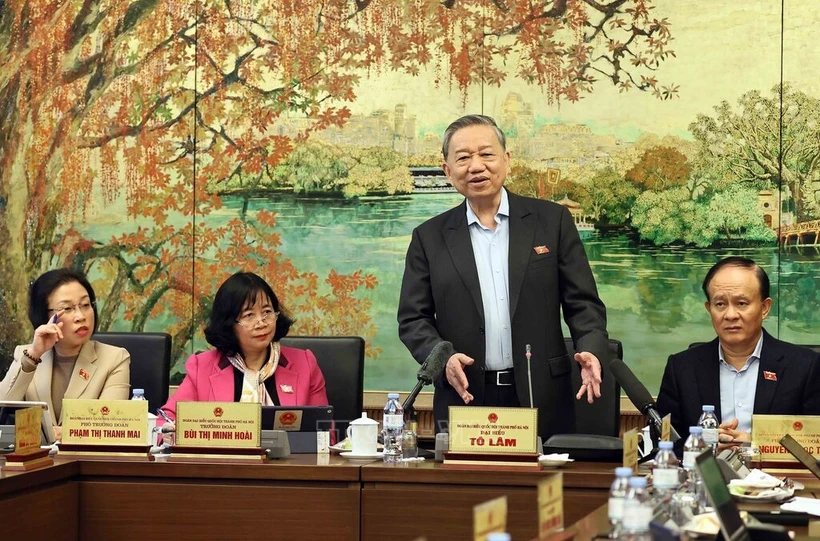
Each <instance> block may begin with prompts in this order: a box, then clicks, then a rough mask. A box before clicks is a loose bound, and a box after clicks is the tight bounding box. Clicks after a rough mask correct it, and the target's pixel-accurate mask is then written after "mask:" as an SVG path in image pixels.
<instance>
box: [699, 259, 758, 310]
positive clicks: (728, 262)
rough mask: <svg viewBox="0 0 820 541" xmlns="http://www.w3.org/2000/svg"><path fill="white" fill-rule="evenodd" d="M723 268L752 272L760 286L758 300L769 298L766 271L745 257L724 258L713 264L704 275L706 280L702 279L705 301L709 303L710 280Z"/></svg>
mask: <svg viewBox="0 0 820 541" xmlns="http://www.w3.org/2000/svg"><path fill="white" fill-rule="evenodd" d="M724 267H740V268H742V269H748V270H751V271H754V273H755V276H756V277H757V281H758V283H759V284H760V299H761V300H766V299H768V298H769V288H770V284H769V275H768V274H766V271H764V270H763V268H762V267H761V266H760V265H758V264H757V263H755V262H754V261H752V260H751V259H748V258H746V257H738V256H732V257H726V258H724V259H721V260H720V261H718V262H717V263H715V264H714V265H713V266H712V268H711V269H709V272H707V273H706V278H704V279H703V292H704V293H705V294H706V300H707V301H710V300H711V299H710V298H709V284H710V283H711V282H712V278H714V277H715V274H717V272H718V271H719V270H720V269H722V268H724Z"/></svg>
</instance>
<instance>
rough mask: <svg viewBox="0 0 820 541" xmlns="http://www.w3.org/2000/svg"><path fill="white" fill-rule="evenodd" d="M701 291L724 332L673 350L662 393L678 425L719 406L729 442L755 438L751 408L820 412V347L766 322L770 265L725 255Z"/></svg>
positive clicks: (664, 409)
mask: <svg viewBox="0 0 820 541" xmlns="http://www.w3.org/2000/svg"><path fill="white" fill-rule="evenodd" d="M703 292H704V293H705V294H706V310H707V311H708V312H709V315H710V316H711V317H712V326H713V327H714V328H715V332H717V335H718V336H717V338H715V339H714V340H712V341H711V342H709V343H708V344H703V345H700V346H696V347H693V348H690V349H687V350H686V351H683V352H681V353H677V354H675V355H672V356H671V357H669V361H668V362H667V364H666V370H665V372H664V374H663V381H662V383H661V390H660V394H659V395H658V410H659V411H660V412H661V415H666V414H668V413H671V414H672V424H673V425H674V426H675V429H676V430H677V431H678V433H680V434H682V435H685V434H688V433H689V427H690V426H695V425H696V424H697V422H698V417H700V414H701V411H702V406H703V405H704V404H710V405H714V406H715V413H716V415H717V417H718V419H722V420H723V423H721V425H720V426H721V428H720V435H719V438H720V440H721V442H725V443H726V444H728V445H731V443H728V442H740V441H750V440H751V436H750V433H751V430H752V414H753V413H758V414H780V415H801V414H802V415H818V414H820V354H818V353H815V352H814V351H812V350H811V349H808V348H804V347H800V346H796V345H793V344H789V343H787V342H782V341H780V340H777V339H776V338H774V337H773V336H772V335H770V334H769V333H767V332H766V330H765V329H764V328H763V320H764V319H766V316H768V315H769V310H770V309H771V306H772V299H771V298H769V277H768V275H767V274H766V271H764V270H763V269H762V268H760V267H759V266H758V265H757V264H755V262H754V261H752V260H751V259H746V258H743V257H727V258H726V259H723V260H721V261H719V262H718V263H716V264H715V265H714V266H713V267H712V268H711V269H710V270H709V272H708V273H706V278H705V279H704V280H703ZM722 446H725V445H722Z"/></svg>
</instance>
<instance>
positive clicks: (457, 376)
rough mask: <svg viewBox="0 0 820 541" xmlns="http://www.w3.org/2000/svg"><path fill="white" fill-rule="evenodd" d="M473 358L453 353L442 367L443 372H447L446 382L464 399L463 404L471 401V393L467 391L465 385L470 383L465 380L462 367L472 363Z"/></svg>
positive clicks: (467, 385)
mask: <svg viewBox="0 0 820 541" xmlns="http://www.w3.org/2000/svg"><path fill="white" fill-rule="evenodd" d="M473 362H474V361H473V359H472V358H470V357H468V356H466V355H464V354H463V353H454V354H453V355H452V356H451V357H450V358H449V359H448V360H447V366H446V367H445V368H444V373H445V374H447V382H448V383H450V385H452V387H453V389H455V390H456V392H457V393H458V396H460V397H461V399H462V400H464V403H465V404H469V403H470V402H472V401H473V395H471V394H470V393H469V392H467V387H469V386H470V384H469V383H468V382H467V374H465V373H464V367H465V366H466V365H469V364H473Z"/></svg>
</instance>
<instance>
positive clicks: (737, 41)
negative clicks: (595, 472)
mask: <svg viewBox="0 0 820 541" xmlns="http://www.w3.org/2000/svg"><path fill="white" fill-rule="evenodd" d="M741 4H742V5H741ZM781 15H782V17H781ZM815 23H820V7H819V6H817V5H816V3H815V2H812V1H811V0H804V1H787V2H780V1H751V0H747V1H745V2H742V3H741V2H735V1H733V0H726V1H720V2H714V1H706V0H702V1H693V2H673V1H649V0H597V1H593V0H563V1H552V2H533V1H524V0H506V1H500V0H445V1H439V0H435V1H434V0H402V1H396V0H382V1H379V0H372V1H371V0H364V1H359V0H356V1H353V0H324V1H318V0H313V1H311V0H299V1H295V0H290V1H288V0H275V1H274V0H269V1H265V0H256V1H252V0H245V1H231V2H223V1H208V0H202V1H199V2H193V1H188V0H177V1H172V0H169V1H164V2H163V1H160V2H148V1H122V0H119V1H118V0H110V1H102V0H97V1H95V0H64V1H62V2H40V1H23V0H10V1H6V2H0V115H2V116H0V208H2V214H0V243H2V246H3V250H4V254H3V258H2V259H0V287H1V288H2V296H0V312H2V313H3V315H4V317H3V318H0V359H2V360H0V369H3V370H4V369H5V366H6V365H7V364H8V360H9V358H10V355H11V351H12V349H13V347H14V345H15V344H18V343H22V342H25V341H27V340H28V339H29V337H30V335H31V328H30V326H29V324H28V322H27V319H26V292H27V286H28V283H29V281H30V280H31V279H32V278H34V277H35V276H37V275H38V274H39V273H41V272H43V271H45V270H48V269H51V268H55V267H58V266H71V267H75V268H78V269H82V270H84V271H86V272H87V273H88V274H89V275H90V277H91V278H92V282H93V284H94V287H95V289H96V291H97V295H98V299H99V304H98V311H99V315H100V321H99V327H100V329H101V330H125V331H167V332H169V333H171V334H172V336H173V345H174V359H175V365H174V368H173V374H174V377H175V379H176V380H178V379H179V378H180V371H181V370H182V368H183V366H182V363H183V361H184V359H185V358H186V357H187V355H189V354H190V353H191V352H192V351H195V350H199V349H204V348H206V347H208V346H207V344H206V343H205V342H204V339H203V338H202V333H201V327H202V324H203V322H204V321H205V320H206V319H207V316H208V310H209V307H210V303H211V300H212V298H213V294H214V292H215V290H216V287H217V286H218V285H219V283H221V282H222V281H223V280H224V279H225V278H226V277H227V276H228V275H230V274H231V273H233V272H235V271H237V270H240V269H244V270H251V271H255V272H258V273H260V274H262V275H264V276H265V277H266V278H267V279H268V280H269V281H270V282H271V283H272V285H273V286H274V289H275V290H276V291H277V292H278V294H279V295H280V296H281V297H282V300H283V301H284V303H285V306H286V308H287V309H288V310H289V311H290V312H291V314H292V315H293V316H294V317H295V318H296V319H297V324H296V327H295V329H294V332H296V333H299V334H356V335H361V336H364V337H365V338H366V339H367V341H368V350H367V355H368V360H367V367H366V371H365V379H366V381H365V386H366V388H367V389H373V390H376V389H408V388H409V387H410V386H411V385H412V384H413V383H414V380H415V376H414V375H415V371H416V368H417V366H416V365H415V363H414V362H413V361H412V360H411V359H410V357H409V355H408V353H407V352H406V350H405V348H404V347H403V345H402V344H401V343H400V342H399V340H398V338H397V325H396V321H395V312H396V306H397V300H398V288H399V284H400V280H401V273H402V271H403V258H404V253H405V251H406V248H407V245H408V243H409V239H410V234H411V231H412V229H413V227H415V226H416V225H418V224H419V223H421V222H422V221H423V220H425V219H427V218H429V217H431V216H433V215H435V214H437V213H439V212H442V211H444V210H446V209H448V208H450V207H452V206H454V205H456V204H458V203H459V202H460V197H459V196H458V194H456V193H454V192H453V191H452V190H451V189H450V188H449V187H448V185H447V182H446V179H445V178H444V177H443V175H442V174H441V172H440V167H439V166H440V162H441V157H440V146H441V134H442V132H443V130H444V128H445V127H446V125H447V124H448V123H449V122H450V121H452V120H453V119H455V118H456V117H458V116H460V115H461V114H465V113H470V112H483V113H485V114H489V115H492V116H494V117H495V118H496V119H497V120H498V121H499V123H500V124H501V126H502V128H503V129H504V130H505V131H506V133H507V134H508V137H509V148H510V150H511V152H512V155H513V161H514V167H513V175H512V178H511V179H510V183H509V187H510V188H511V189H512V190H513V191H515V192H517V193H521V194H525V195H530V196H534V197H540V198H546V199H551V200H554V201H557V202H560V203H561V204H563V205H566V206H568V207H569V209H570V211H571V212H572V213H573V215H574V216H575V220H576V224H577V227H578V230H579V232H580V233H581V235H582V237H583V238H584V243H585V247H586V250H587V253H588V255H589V258H590V261H591V264H592V267H593V271H594V273H595V276H596V278H597V280H598V284H599V288H600V290H601V295H602V297H603V299H604V301H605V303H606V305H607V308H608V315H609V321H610V323H609V330H610V334H611V335H612V336H613V337H615V338H618V339H620V340H622V341H623V342H624V350H625V356H626V360H627V362H629V363H630V364H631V365H632V366H633V367H634V368H635V369H636V371H637V372H638V373H639V375H640V376H642V378H643V379H644V381H646V383H647V384H648V386H649V387H650V388H651V389H654V390H657V387H658V385H659V383H660V373H661V370H662V368H663V364H664V362H665V359H666V357H667V356H668V355H669V354H671V353H673V352H675V351H678V350H680V349H682V348H684V347H686V345H687V344H688V343H690V342H693V341H702V340H707V339H710V338H711V337H712V336H713V335H714V333H713V332H712V330H711V327H710V324H709V319H708V317H707V315H706V313H705V311H704V309H703V301H704V299H703V295H702V293H701V292H700V282H701V280H702V278H703V275H704V273H705V271H706V269H707V268H708V267H709V266H711V265H712V264H713V263H714V262H715V261H716V260H717V259H718V258H720V257H723V256H725V255H729V254H743V255H747V256H749V257H752V258H754V259H756V260H757V261H758V262H760V263H761V264H763V265H764V266H765V268H766V269H767V271H768V272H769V273H770V275H771V277H772V279H773V282H774V284H775V288H774V296H775V310H774V314H773V316H774V317H772V318H770V320H769V321H768V322H767V327H768V328H769V330H770V331H772V332H773V333H774V334H776V335H779V336H780V337H781V338H784V339H786V340H792V341H795V342H802V343H817V342H818V335H819V334H820V333H818V329H819V328H820V315H818V314H820V311H818V310H817V306H818V303H820V254H819V253H818V251H819V250H820V249H819V248H818V229H820V223H819V222H818V219H820V206H819V205H820V197H819V196H818V193H820V167H818V165H820V164H819V163H818V162H820V101H819V100H820V88H818V86H819V85H818V79H817V77H816V75H814V74H813V72H812V69H810V67H811V66H815V65H817V64H818V62H820V58H819V57H820V51H818V50H817V48H816V47H815V46H814V45H813V44H814V39H813V38H814V36H812V35H811V28H812V27H814V26H816V24H815ZM781 38H782V40H781ZM781 43H782V44H781ZM522 353H523V352H522ZM534 353H535V354H536V355H537V352H534Z"/></svg>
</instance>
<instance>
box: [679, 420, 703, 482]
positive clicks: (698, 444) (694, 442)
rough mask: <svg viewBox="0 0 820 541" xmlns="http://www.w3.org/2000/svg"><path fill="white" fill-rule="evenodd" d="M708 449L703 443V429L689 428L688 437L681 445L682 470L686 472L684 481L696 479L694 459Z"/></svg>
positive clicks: (697, 427)
mask: <svg viewBox="0 0 820 541" xmlns="http://www.w3.org/2000/svg"><path fill="white" fill-rule="evenodd" d="M706 449H708V446H707V445H706V442H705V441H703V429H702V428H701V427H699V426H690V427H689V437H688V438H686V442H685V443H684V444H683V469H684V470H686V479H687V480H688V481H690V482H691V481H693V480H694V479H695V477H697V469H696V465H695V459H696V458H697V457H698V455H699V454H701V453H702V452H703V451H705V450H706Z"/></svg>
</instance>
